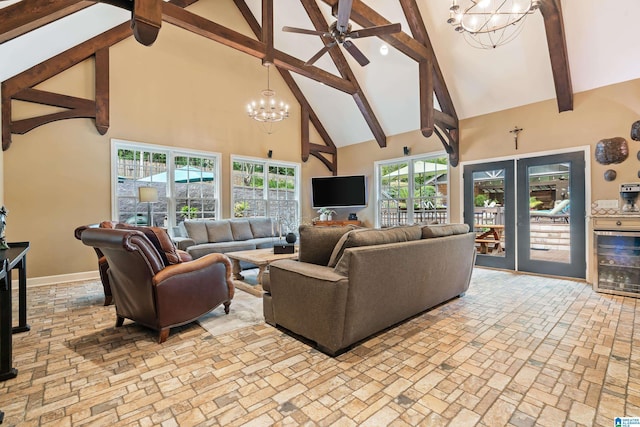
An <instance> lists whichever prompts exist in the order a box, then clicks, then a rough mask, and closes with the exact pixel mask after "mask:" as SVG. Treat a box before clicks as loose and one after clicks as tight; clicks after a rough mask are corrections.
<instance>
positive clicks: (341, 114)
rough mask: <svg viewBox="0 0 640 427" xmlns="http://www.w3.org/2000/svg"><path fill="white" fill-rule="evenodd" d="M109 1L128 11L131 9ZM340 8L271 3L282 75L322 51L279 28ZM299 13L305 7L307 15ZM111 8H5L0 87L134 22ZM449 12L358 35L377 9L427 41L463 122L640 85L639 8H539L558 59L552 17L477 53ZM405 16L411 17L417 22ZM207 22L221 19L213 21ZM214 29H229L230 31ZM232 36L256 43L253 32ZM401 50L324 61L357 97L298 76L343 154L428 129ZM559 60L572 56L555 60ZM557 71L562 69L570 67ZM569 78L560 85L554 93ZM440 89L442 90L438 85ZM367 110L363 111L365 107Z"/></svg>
mask: <svg viewBox="0 0 640 427" xmlns="http://www.w3.org/2000/svg"><path fill="white" fill-rule="evenodd" d="M207 1H211V0H199V2H195V1H193V0H174V1H172V2H171V3H173V4H174V5H177V6H187V10H188V11H193V12H194V13H195V14H197V13H198V10H199V7H200V5H202V3H204V2H207ZM216 1H218V0H216ZM226 1H227V2H228V3H229V7H236V6H238V5H239V6H240V9H242V6H243V5H245V4H246V8H245V13H247V12H249V13H250V14H251V15H252V18H253V19H254V20H255V23H261V22H262V1H261V0H246V2H245V1H234V0H226ZM28 3H33V4H35V5H40V6H41V7H40V9H38V8H35V9H34V8H31V9H29V10H30V14H29V16H20V14H16V13H15V12H14V11H16V10H20V9H17V8H18V7H19V6H25V5H26V4H28ZM53 3H56V4H57V8H56V10H57V11H56V12H54V13H50V12H51V9H48V7H50V4H53ZM105 3H112V4H114V5H120V6H122V5H125V6H126V5H127V4H129V5H131V4H132V3H131V2H130V0H111V1H105ZM192 3H195V4H193V5H192ZM198 3H200V5H199V4H198ZM334 3H336V1H335V0H334V1H331V0H322V1H320V0H318V1H312V2H310V1H300V0H275V1H274V2H273V7H274V9H273V28H274V31H273V34H272V37H273V45H274V48H275V49H276V50H277V51H279V52H281V53H282V55H284V56H279V57H276V61H275V64H276V65H277V66H280V68H287V67H282V58H283V57H284V58H285V59H286V58H293V59H296V58H297V59H299V60H301V61H300V62H304V61H306V60H307V59H309V58H310V57H311V56H312V55H313V54H314V53H316V52H317V51H318V50H320V49H321V48H322V46H323V44H322V41H321V40H320V38H319V37H316V36H308V35H301V34H295V33H287V32H283V31H281V29H282V27H283V26H295V27H301V28H308V29H314V28H316V27H315V26H317V25H318V24H321V23H322V20H324V22H325V23H326V22H329V23H330V22H333V20H334V19H335V18H333V17H332V16H331V6H330V5H331V4H334ZM141 4H142V3H141ZM303 4H306V5H307V10H306V9H305V6H303ZM114 5H109V4H94V3H93V2H90V1H82V2H78V1H73V0H58V1H56V2H50V1H46V0H21V1H20V0H8V1H6V0H5V1H0V43H1V44H0V81H5V80H7V79H8V78H10V77H12V76H14V75H17V74H19V73H21V72H22V71H24V70H26V69H28V68H30V67H32V66H34V65H36V64H38V63H40V62H42V61H44V60H46V59H48V58H51V57H52V56H54V55H56V54H58V53H60V52H63V51H65V50H66V49H69V48H71V47H73V46H75V45H77V44H79V43H80V42H82V41H85V40H87V39H89V38H91V37H93V36H95V35H97V34H100V33H102V32H104V31H106V30H108V29H110V28H112V27H114V26H116V25H118V24H121V23H123V22H127V21H129V20H130V19H131V16H132V13H131V12H130V11H127V10H124V9H122V8H120V7H116V6H114ZM309 5H311V7H312V8H313V9H317V10H318V11H319V14H318V15H317V16H315V18H316V19H315V22H314V21H312V19H311V18H310V13H309V10H308V9H309V7H310V6H309ZM412 5H413V6H414V7H417V9H418V12H419V14H420V16H421V18H422V20H421V21H420V22H418V23H417V24H418V25H417V27H420V26H422V25H423V26H424V29H425V30H426V33H427V35H428V40H427V41H426V42H425V41H424V40H422V39H423V37H422V36H421V35H420V34H416V32H419V31H418V30H419V28H417V27H416V22H410V21H411V20H412V19H413V15H412V13H411V6H412ZM449 5H450V1H449V0H415V1H414V0H411V1H407V0H361V1H358V0H355V1H354V13H352V22H353V23H354V27H355V28H359V25H358V23H360V24H365V22H366V21H367V19H370V16H366V15H367V14H366V13H364V12H366V11H367V10H369V9H370V10H373V11H374V15H373V16H375V17H377V18H382V19H384V20H386V21H388V22H399V23H400V24H401V26H402V32H403V33H405V34H404V35H403V36H406V35H408V36H410V37H411V38H413V39H415V40H418V41H422V44H424V45H428V44H429V43H430V44H431V45H432V46H433V50H434V52H435V58H436V60H437V62H436V66H437V67H438V68H439V69H440V71H441V79H442V80H443V82H444V84H446V88H448V92H449V94H450V98H451V102H452V104H453V105H452V107H453V109H454V110H455V111H454V114H453V115H454V116H455V115H457V118H459V119H464V118H469V117H474V116H478V115H482V114H487V113H491V112H495V111H500V110H504V109H508V108H512V107H517V106H521V105H526V104H530V103H534V102H538V101H543V100H548V99H554V98H555V99H557V100H558V109H559V110H570V109H571V108H573V105H572V94H573V93H576V92H581V91H585V90H589V89H593V88H597V87H601V86H605V85H609V84H613V83H617V82H622V81H626V80H632V79H637V78H640V59H638V58H639V56H638V48H637V40H638V39H639V34H638V33H639V30H638V26H637V25H636V24H635V22H636V21H637V17H638V16H640V2H638V1H637V0H616V1H615V2H611V0H580V1H576V0H562V1H560V0H543V7H542V12H545V8H546V14H545V17H548V14H549V13H552V12H553V9H554V8H557V10H558V12H559V13H558V15H557V16H558V17H560V25H557V26H556V27H555V29H556V30H557V29H558V28H560V29H561V30H562V29H563V30H564V37H565V39H566V49H564V48H562V47H561V48H559V49H558V48H557V47H556V48H553V47H552V48H551V55H550V48H549V46H548V40H550V38H549V34H548V31H553V30H554V28H553V27H552V28H551V29H549V19H547V20H546V22H545V19H543V15H542V13H541V12H539V11H538V12H536V13H535V14H533V15H531V16H529V17H528V18H527V20H526V22H525V23H524V30H523V31H522V33H521V34H520V35H519V36H518V38H516V39H515V40H514V41H512V42H511V43H509V44H507V45H505V46H500V47H498V48H496V49H491V50H480V49H476V48H473V47H471V46H469V45H468V44H467V43H466V42H465V41H464V39H463V37H462V36H461V35H460V34H458V33H456V32H455V31H454V30H453V28H452V27H451V26H450V25H449V24H447V23H446V20H447V18H448V8H449ZM559 6H561V7H559ZM403 7H404V8H405V9H408V11H409V13H408V14H407V15H408V16H409V17H410V19H409V21H408V20H407V19H406V17H405V12H404V11H403ZM129 8H131V6H129ZM23 10H27V9H23ZM8 11H12V13H8ZM70 12H73V13H71V14H69V13H70ZM311 16H313V15H312V14H311ZM205 18H207V20H211V21H216V19H215V17H209V16H205ZM21 19H22V20H21ZM164 19H165V22H164V23H163V24H164V25H166V23H167V22H169V23H172V22H171V21H172V19H171V18H169V19H167V14H165V16H164ZM250 20H251V19H250ZM216 23H217V24H220V25H222V26H225V25H226V24H225V22H217V21H216ZM545 23H546V24H547V32H545ZM314 25H315V26H314ZM365 25H370V24H365ZM412 27H413V28H412ZM412 29H413V30H414V31H412ZM232 30H235V31H238V32H241V33H242V34H244V35H245V36H249V37H251V38H252V39H253V40H260V38H259V37H258V36H256V35H255V34H253V33H252V32H249V31H248V30H247V28H246V27H245V28H242V29H238V28H232ZM160 31H162V29H160ZM254 31H259V28H257V29H256V28H254ZM209 36H211V34H209ZM210 38H214V37H210ZM214 39H215V38H214ZM552 40H553V39H552ZM556 40H557V38H556ZM396 41H397V39H396V40H394V39H393V37H384V40H382V39H381V38H377V37H370V38H365V39H357V40H354V43H355V44H356V45H357V47H358V48H359V49H360V50H361V51H362V52H363V53H364V54H365V55H366V56H367V57H368V58H369V59H370V60H371V63H370V64H369V65H367V66H366V67H361V66H360V65H359V64H358V63H357V62H355V61H354V60H353V58H352V57H351V56H350V55H344V58H343V59H339V58H338V61H344V63H343V64H342V65H338V66H336V63H337V62H335V61H336V58H335V57H334V58H332V56H330V55H324V56H323V57H321V58H320V60H318V61H317V62H316V63H315V64H314V65H315V67H317V69H318V70H320V71H318V72H322V70H324V71H326V72H327V73H328V75H330V76H334V78H332V79H333V80H335V82H336V84H341V83H339V81H340V77H343V80H351V81H353V82H356V83H355V90H354V88H350V89H349V91H341V90H336V89H335V88H334V87H331V85H330V84H323V83H321V82H319V81H317V79H316V80H314V79H313V78H309V76H306V77H305V76H304V75H303V74H304V73H296V72H292V73H291V76H292V77H291V78H292V79H293V81H294V82H295V84H296V85H297V86H298V87H299V88H300V91H301V94H302V95H303V96H304V98H305V99H306V100H307V101H308V104H309V107H310V108H311V109H312V110H313V112H314V113H315V117H316V119H317V120H319V121H320V122H321V124H322V126H323V127H324V129H325V130H326V133H327V134H328V136H329V137H330V138H331V140H332V141H333V143H335V145H336V146H337V147H341V146H346V145H349V144H355V143H359V142H363V141H369V140H373V139H375V140H377V141H378V143H379V144H380V145H383V143H381V141H383V140H384V138H385V136H389V135H395V134H399V133H403V132H407V131H412V130H416V129H421V121H422V120H424V117H421V95H420V93H421V91H420V80H421V79H420V76H421V73H420V70H419V68H420V65H419V64H418V62H416V60H415V59H412V58H410V57H409V56H408V55H407V54H405V53H403V52H401V51H400V50H398V49H396V48H395V47H394V43H395V42H396ZM383 44H387V45H388V46H389V53H388V54H387V55H386V56H383V55H382V54H381V53H380V46H381V45H383ZM341 49H342V48H341ZM241 50H242V49H241ZM334 50H335V49H334ZM343 52H344V51H343ZM563 52H564V53H566V57H558V56H557V55H562V54H563ZM554 55H556V57H555V58H554ZM278 58H280V62H278ZM562 62H564V77H563V75H562V73H561V75H560V76H558V75H554V72H556V74H557V72H558V69H559V67H558V66H557V64H558V63H562ZM345 69H346V70H349V71H348V72H347V74H349V75H347V76H345V75H344V74H345V71H344V70H345ZM560 69H561V71H562V67H560ZM424 75H425V74H424V73H423V74H422V76H424ZM335 77H338V78H335ZM563 78H564V79H565V82H564V85H562V84H561V86H560V87H557V86H556V85H557V84H558V82H559V81H560V82H562V79H563ZM422 80H423V81H424V77H423V78H422ZM434 83H435V85H436V86H435V87H436V89H437V88H438V86H437V85H438V81H437V79H436V81H435V82H434ZM563 91H564V92H563ZM423 96H424V92H423ZM363 100H364V101H363ZM438 100H439V99H437V97H436V109H437V110H446V108H444V109H443V108H442V107H440V105H438V103H437V101H438ZM440 101H441V102H442V100H440ZM291 102H294V101H293V100H291ZM363 102H364V103H365V104H366V105H365V106H364V107H363ZM423 102H424V100H423ZM443 107H446V106H444V105H443ZM576 108H579V106H577V107H576ZM423 110H424V109H423ZM422 114H424V111H423V112H422ZM559 114H560V113H559ZM450 115H452V114H450ZM345 123H348V125H345Z"/></svg>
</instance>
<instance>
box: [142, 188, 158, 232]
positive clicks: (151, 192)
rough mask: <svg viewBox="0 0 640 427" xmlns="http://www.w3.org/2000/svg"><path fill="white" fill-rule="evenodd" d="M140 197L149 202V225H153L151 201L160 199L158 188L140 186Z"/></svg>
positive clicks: (154, 201)
mask: <svg viewBox="0 0 640 427" xmlns="http://www.w3.org/2000/svg"><path fill="white" fill-rule="evenodd" d="M138 199H139V200H140V202H141V203H146V204H147V225H148V226H151V225H153V221H152V219H151V203H156V202H157V201H158V189H157V188H155V187H138Z"/></svg>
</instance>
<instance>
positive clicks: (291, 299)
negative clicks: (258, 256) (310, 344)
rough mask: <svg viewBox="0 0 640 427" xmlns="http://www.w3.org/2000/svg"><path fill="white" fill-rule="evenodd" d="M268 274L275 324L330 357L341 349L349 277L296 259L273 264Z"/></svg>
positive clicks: (331, 269)
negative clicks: (304, 338) (306, 340)
mask: <svg viewBox="0 0 640 427" xmlns="http://www.w3.org/2000/svg"><path fill="white" fill-rule="evenodd" d="M269 275H270V290H271V296H270V297H271V301H272V307H273V320H274V322H275V323H276V324H277V325H279V326H282V327H284V328H286V329H288V330H290V331H291V332H294V333H296V334H298V335H302V336H304V337H306V338H309V339H310V340H313V341H315V342H316V343H317V344H318V346H319V347H321V348H322V349H323V351H326V352H327V353H329V354H333V353H336V352H337V351H338V350H340V349H342V347H343V345H342V343H343V335H344V333H343V330H344V324H345V321H344V319H345V313H346V299H347V291H348V287H349V281H348V278H347V277H345V276H343V275H340V274H337V273H335V272H334V271H333V268H330V267H326V266H321V265H316V264H309V263H304V262H299V261H293V260H280V261H275V262H273V263H271V265H270V268H269Z"/></svg>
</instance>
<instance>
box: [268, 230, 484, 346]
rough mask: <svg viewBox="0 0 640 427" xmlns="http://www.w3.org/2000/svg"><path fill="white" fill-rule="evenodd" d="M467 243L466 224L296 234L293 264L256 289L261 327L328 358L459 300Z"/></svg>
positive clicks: (465, 278)
mask: <svg viewBox="0 0 640 427" xmlns="http://www.w3.org/2000/svg"><path fill="white" fill-rule="evenodd" d="M474 239H475V233H470V232H469V227H468V226H467V225H466V224H451V225H430V226H420V225H415V226H406V227H394V228H389V229H356V230H350V229H349V228H347V227H305V226H303V227H300V252H299V261H293V260H281V261H275V262H273V263H271V267H270V273H269V280H268V281H267V283H263V287H264V289H265V294H264V296H263V303H264V315H265V320H266V322H267V323H269V324H271V325H273V326H279V327H283V328H285V329H288V330H289V331H291V332H293V333H295V334H297V335H300V336H302V337H304V338H307V339H309V340H311V341H314V342H315V343H316V345H317V347H318V349H319V350H321V351H323V352H325V353H327V354H329V355H332V356H334V355H336V354H338V353H341V352H342V351H344V350H346V349H347V348H348V347H349V346H351V345H352V344H354V343H357V342H358V341H361V340H363V339H365V338H367V337H369V336H371V335H373V334H375V333H377V332H380V331H382V330H384V329H386V328H388V327H390V326H393V325H395V324H396V323H398V322H401V321H403V320H405V319H408V318H409V317H412V316H414V315H417V314H419V313H421V312H423V311H425V310H428V309H430V308H432V307H434V306H436V305H438V304H441V303H443V302H445V301H448V300H450V299H452V298H454V297H456V296H460V295H463V294H464V293H465V291H466V290H467V289H468V287H469V281H470V279H471V273H472V270H473V265H474V262H475V255H476V250H475V245H474Z"/></svg>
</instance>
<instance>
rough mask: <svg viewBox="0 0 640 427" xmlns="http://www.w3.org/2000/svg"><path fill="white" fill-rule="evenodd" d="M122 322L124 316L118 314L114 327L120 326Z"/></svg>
mask: <svg viewBox="0 0 640 427" xmlns="http://www.w3.org/2000/svg"><path fill="white" fill-rule="evenodd" d="M123 323H124V317H122V316H118V318H117V319H116V328H119V327H120V326H122V324H123Z"/></svg>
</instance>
